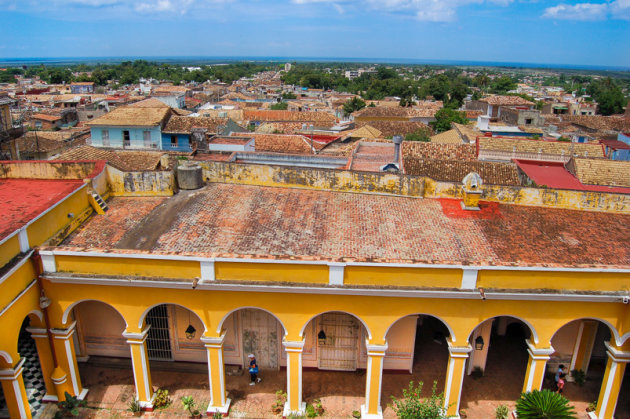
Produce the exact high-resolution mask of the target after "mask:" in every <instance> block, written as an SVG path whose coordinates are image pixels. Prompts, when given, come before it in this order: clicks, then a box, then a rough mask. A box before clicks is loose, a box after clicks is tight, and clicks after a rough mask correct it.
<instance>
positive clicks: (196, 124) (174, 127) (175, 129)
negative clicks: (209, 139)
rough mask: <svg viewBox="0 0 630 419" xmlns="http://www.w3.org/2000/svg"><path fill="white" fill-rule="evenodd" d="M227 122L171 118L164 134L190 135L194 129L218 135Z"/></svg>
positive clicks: (186, 117)
mask: <svg viewBox="0 0 630 419" xmlns="http://www.w3.org/2000/svg"><path fill="white" fill-rule="evenodd" d="M227 121H228V120H227V118H206V117H203V116H199V117H192V116H171V118H170V119H169V120H168V122H167V124H166V126H165V127H164V129H162V132H164V133H173V134H174V133H178V134H190V130H191V129H193V128H207V129H208V132H209V133H217V130H218V128H219V126H220V125H225V124H226V123H227Z"/></svg>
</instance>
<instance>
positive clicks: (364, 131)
mask: <svg viewBox="0 0 630 419" xmlns="http://www.w3.org/2000/svg"><path fill="white" fill-rule="evenodd" d="M349 136H350V137H351V138H367V139H373V138H381V137H383V133H382V132H380V131H379V130H377V129H376V128H374V127H372V126H370V125H363V126H362V127H361V128H358V129H355V130H354V131H352V132H351V133H349Z"/></svg>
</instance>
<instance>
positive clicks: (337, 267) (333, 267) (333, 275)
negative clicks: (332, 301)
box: [328, 262, 346, 285]
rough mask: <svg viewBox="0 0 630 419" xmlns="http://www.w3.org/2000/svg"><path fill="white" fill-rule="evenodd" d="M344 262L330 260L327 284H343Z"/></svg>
mask: <svg viewBox="0 0 630 419" xmlns="http://www.w3.org/2000/svg"><path fill="white" fill-rule="evenodd" d="M345 268H346V264H345V263H339V262H331V263H329V264H328V285H343V276H344V271H345Z"/></svg>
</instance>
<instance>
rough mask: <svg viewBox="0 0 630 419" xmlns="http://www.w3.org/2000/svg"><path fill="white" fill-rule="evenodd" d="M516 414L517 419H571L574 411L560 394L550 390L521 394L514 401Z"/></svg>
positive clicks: (573, 416)
mask: <svg viewBox="0 0 630 419" xmlns="http://www.w3.org/2000/svg"><path fill="white" fill-rule="evenodd" d="M516 414H517V416H518V418H519V419H571V418H575V417H576V416H575V409H574V408H573V407H572V406H570V405H569V401H568V400H567V399H566V398H564V397H563V396H562V394H558V393H554V392H553V391H551V390H542V391H538V390H534V391H532V392H528V393H523V394H521V398H520V399H518V400H517V401H516Z"/></svg>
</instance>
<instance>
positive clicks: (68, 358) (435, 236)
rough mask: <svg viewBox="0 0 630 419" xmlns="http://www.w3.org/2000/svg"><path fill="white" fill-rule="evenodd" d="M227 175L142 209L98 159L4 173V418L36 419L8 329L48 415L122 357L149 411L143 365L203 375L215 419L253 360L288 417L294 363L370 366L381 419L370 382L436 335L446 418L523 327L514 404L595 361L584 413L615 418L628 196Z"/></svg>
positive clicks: (628, 345)
mask: <svg viewBox="0 0 630 419" xmlns="http://www.w3.org/2000/svg"><path fill="white" fill-rule="evenodd" d="M235 167H237V168H236V169H234V168H228V167H227V166H225V167H223V166H222V169H221V170H223V172H221V173H222V174H221V175H220V176H219V175H218V174H217V173H218V172H219V170H218V169H217V166H212V167H204V173H203V176H204V179H205V180H206V181H207V183H206V185H205V186H204V187H202V188H200V189H197V190H189V191H179V192H178V193H177V194H174V195H173V196H155V195H156V194H155V193H149V192H147V193H143V192H142V191H141V190H138V188H134V190H133V191H127V192H128V193H120V194H115V193H114V194H112V193H111V191H112V190H118V189H117V188H118V187H119V186H120V185H112V183H111V180H110V181H109V182H108V176H107V167H106V166H105V164H104V162H99V161H91V162H63V163H44V162H35V163H26V162H5V163H3V164H2V172H1V173H2V178H1V179H0V198H2V199H1V200H2V202H3V203H2V204H0V208H2V214H3V220H2V221H1V222H0V225H1V226H2V228H1V229H0V231H1V232H2V236H1V237H0V240H2V242H1V244H0V245H1V246H2V247H1V249H2V252H1V256H2V263H3V264H4V268H3V270H2V278H1V279H0V287H1V288H0V289H1V290H2V292H1V293H0V298H1V299H2V302H1V304H0V308H1V310H2V311H0V325H1V327H2V330H3V331H4V333H3V337H2V340H0V363H1V365H0V380H1V381H2V389H3V393H4V397H5V399H6V404H7V408H8V411H9V413H10V415H11V417H16V418H18V417H19V418H29V417H31V411H30V408H29V397H28V396H27V392H26V388H25V385H24V379H23V371H24V367H23V364H24V357H23V355H22V354H21V353H20V352H19V351H18V344H19V342H18V341H19V337H20V335H21V334H20V332H21V331H22V333H23V334H24V333H29V334H30V336H31V337H32V338H33V339H34V340H35V343H36V347H37V354H38V359H39V363H40V364H41V372H42V376H43V380H44V384H45V395H44V396H43V399H44V401H55V400H60V399H63V397H64V393H65V392H66V391H67V392H68V393H70V394H72V395H77V396H79V397H80V398H83V397H85V395H86V393H87V392H88V389H85V388H83V386H82V383H81V377H80V373H79V368H78V362H79V361H81V360H83V359H86V358H87V357H90V356H109V357H126V358H130V359H131V361H132V365H133V376H134V382H135V390H136V391H135V394H136V398H137V399H138V400H139V401H140V403H141V404H142V406H143V407H144V408H145V409H147V410H150V409H152V407H153V401H154V397H155V394H154V387H153V385H152V381H151V371H150V368H149V360H150V359H156V360H166V361H186V362H203V363H207V366H208V380H209V395H208V399H209V407H208V413H214V412H221V413H227V412H228V411H229V408H230V395H229V393H228V392H227V391H226V373H225V368H226V365H240V366H246V363H247V354H248V353H250V352H254V353H256V354H257V357H258V361H259V363H260V366H261V368H268V369H277V370H286V390H287V394H288V396H287V403H286V406H285V410H284V414H285V415H288V414H289V413H291V412H303V411H304V398H303V395H302V387H303V384H304V383H303V381H304V380H303V378H302V371H303V370H304V369H307V368H308V369H319V370H339V371H354V370H357V369H359V370H361V369H364V370H365V400H364V403H363V405H362V408H361V413H362V417H364V418H378V417H382V401H381V393H382V391H381V387H382V381H383V372H384V371H386V372H387V371H398V372H405V373H409V372H411V371H412V370H413V368H415V366H414V365H417V364H414V353H415V352H416V350H417V348H416V346H417V343H418V342H420V341H421V340H422V339H424V338H425V336H424V331H426V330H428V329H427V327H428V326H429V325H431V327H432V329H431V330H433V332H432V333H431V334H430V335H429V337H428V339H429V340H435V341H439V342H443V343H444V346H445V347H447V348H448V353H449V356H448V361H447V364H446V365H445V366H444V371H445V380H444V382H445V387H444V389H443V391H444V397H445V401H444V406H445V408H446V409H447V411H448V413H449V414H450V415H452V416H455V417H458V416H459V411H460V400H461V396H462V383H463V381H464V377H465V376H466V375H467V374H471V373H473V372H474V371H475V370H483V369H485V368H486V360H487V354H488V351H489V350H491V347H492V344H493V339H495V337H496V336H501V335H505V334H510V333H513V332H514V330H517V329H518V330H519V331H520V332H519V333H521V335H520V336H522V343H523V347H524V348H525V349H524V350H526V353H527V355H526V356H527V357H528V361H527V366H526V372H525V378H524V381H523V383H522V388H523V391H531V390H534V389H539V388H541V386H542V384H543V379H544V375H545V371H546V370H547V369H550V370H555V368H556V366H557V364H559V363H564V364H565V365H567V366H568V367H570V369H575V370H580V369H581V370H583V371H588V368H589V362H590V360H591V359H592V358H593V357H596V356H599V357H601V358H606V371H605V374H604V378H603V381H602V385H601V391H600V394H599V400H598V404H597V410H596V412H594V413H593V414H592V415H593V417H597V418H600V419H604V418H605V419H612V418H613V415H614V412H615V409H616V406H617V401H618V396H619V393H620V389H621V386H622V383H623V376H624V371H625V366H626V364H627V362H630V340H629V339H628V338H629V337H630V309H629V304H628V303H629V301H630V293H629V292H630V291H629V286H630V246H629V244H628V243H629V242H630V199H629V198H628V197H627V196H613V197H606V196H603V194H599V195H597V194H592V195H591V196H589V197H586V198H585V195H584V194H583V193H578V192H576V193H575V195H574V196H572V195H571V193H570V192H567V191H561V192H558V193H557V194H556V198H557V197H558V196H562V197H564V198H563V200H562V202H561V205H554V203H553V202H552V200H551V199H550V198H549V196H551V195H547V193H549V194H553V193H554V191H547V192H545V194H544V195H540V196H541V198H540V200H538V201H536V199H534V198H532V197H535V194H536V192H531V191H527V190H525V188H523V191H521V192H520V195H519V196H520V197H521V198H519V200H516V199H511V198H509V199H508V198H506V197H505V196H504V194H501V192H500V190H499V188H498V187H496V186H488V187H486V186H478V187H476V188H472V185H467V186H466V185H464V186H462V185H461V184H459V185H457V184H452V185H450V187H449V185H446V184H438V183H436V182H433V181H430V180H424V179H419V178H415V179H414V178H411V177H408V176H403V175H401V176H399V175H391V174H387V175H382V176H381V175H374V174H372V175H369V176H372V178H369V179H368V177H369V176H368V175H367V174H366V175H365V176H363V175H361V176H355V175H352V174H347V178H345V180H344V181H343V182H345V183H343V182H341V181H340V180H339V179H338V180H337V181H334V182H333V181H331V179H332V178H333V177H334V176H341V175H338V174H333V171H329V172H326V171H322V170H309V169H304V170H296V171H295V172H292V173H288V172H287V170H291V169H286V168H283V169H277V170H278V171H276V172H274V173H271V175H269V173H268V172H265V171H268V170H276V169H273V168H272V169H269V168H264V169H261V168H259V167H258V166H256V165H235ZM280 170H282V176H280V175H279V173H280V172H279V171H280ZM228 171H231V172H230V173H232V175H233V176H231V177H230V176H228V175H227V174H226V173H227V172H228ZM236 171H239V174H238V176H237V175H234V173H235V172H236ZM244 171H247V172H248V173H247V176H244V175H243V172H244ZM323 172H326V173H324V174H322V173H323ZM267 175H269V176H267ZM374 176H376V177H378V179H376V178H374ZM379 176H381V177H379ZM396 176H399V177H398V178H396ZM219 177H220V178H221V179H218V178H219ZM300 177H302V178H307V179H308V181H304V182H302V181H296V179H297V178H300ZM280 178H283V179H286V181H281V180H279V179H280ZM390 181H391V182H399V184H398V185H399V186H400V187H399V188H398V187H396V188H394V187H391V188H390V187H389V186H388V185H390V183H388V182H390ZM361 182H364V183H361ZM342 183H343V184H342ZM368 183H369V184H368ZM340 185H341V186H340ZM379 185H381V186H379ZM383 185H384V186H383ZM405 185H406V186H405ZM410 185H411V186H410ZM414 185H415V186H414ZM418 185H420V186H418ZM390 186H391V185H390ZM403 186H404V187H403ZM412 186H413V187H412ZM405 188H406V189H405ZM140 189H141V188H140ZM148 189H150V188H148ZM148 189H147V190H148ZM473 189H474V191H473ZM512 189H514V188H512ZM162 192H163V191H162ZM471 192H472V193H471ZM513 192H514V191H511V192H510V194H508V195H510V196H514V194H513ZM115 195H126V196H115ZM142 195H149V196H142ZM517 195H518V194H517ZM596 195H597V196H596ZM536 196H537V195H536ZM103 197H104V198H107V199H106V201H107V203H106V204H105V203H104V202H103V201H102V200H101V198H103ZM528 199H529V200H530V201H529V202H524V201H527V200H528ZM462 200H464V201H465V204H462V202H463V201H462ZM516 202H518V204H517V203H516ZM523 203H525V204H528V205H523ZM559 206H561V207H562V208H559ZM584 208H587V209H584ZM25 319H27V320H26V321H25Z"/></svg>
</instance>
